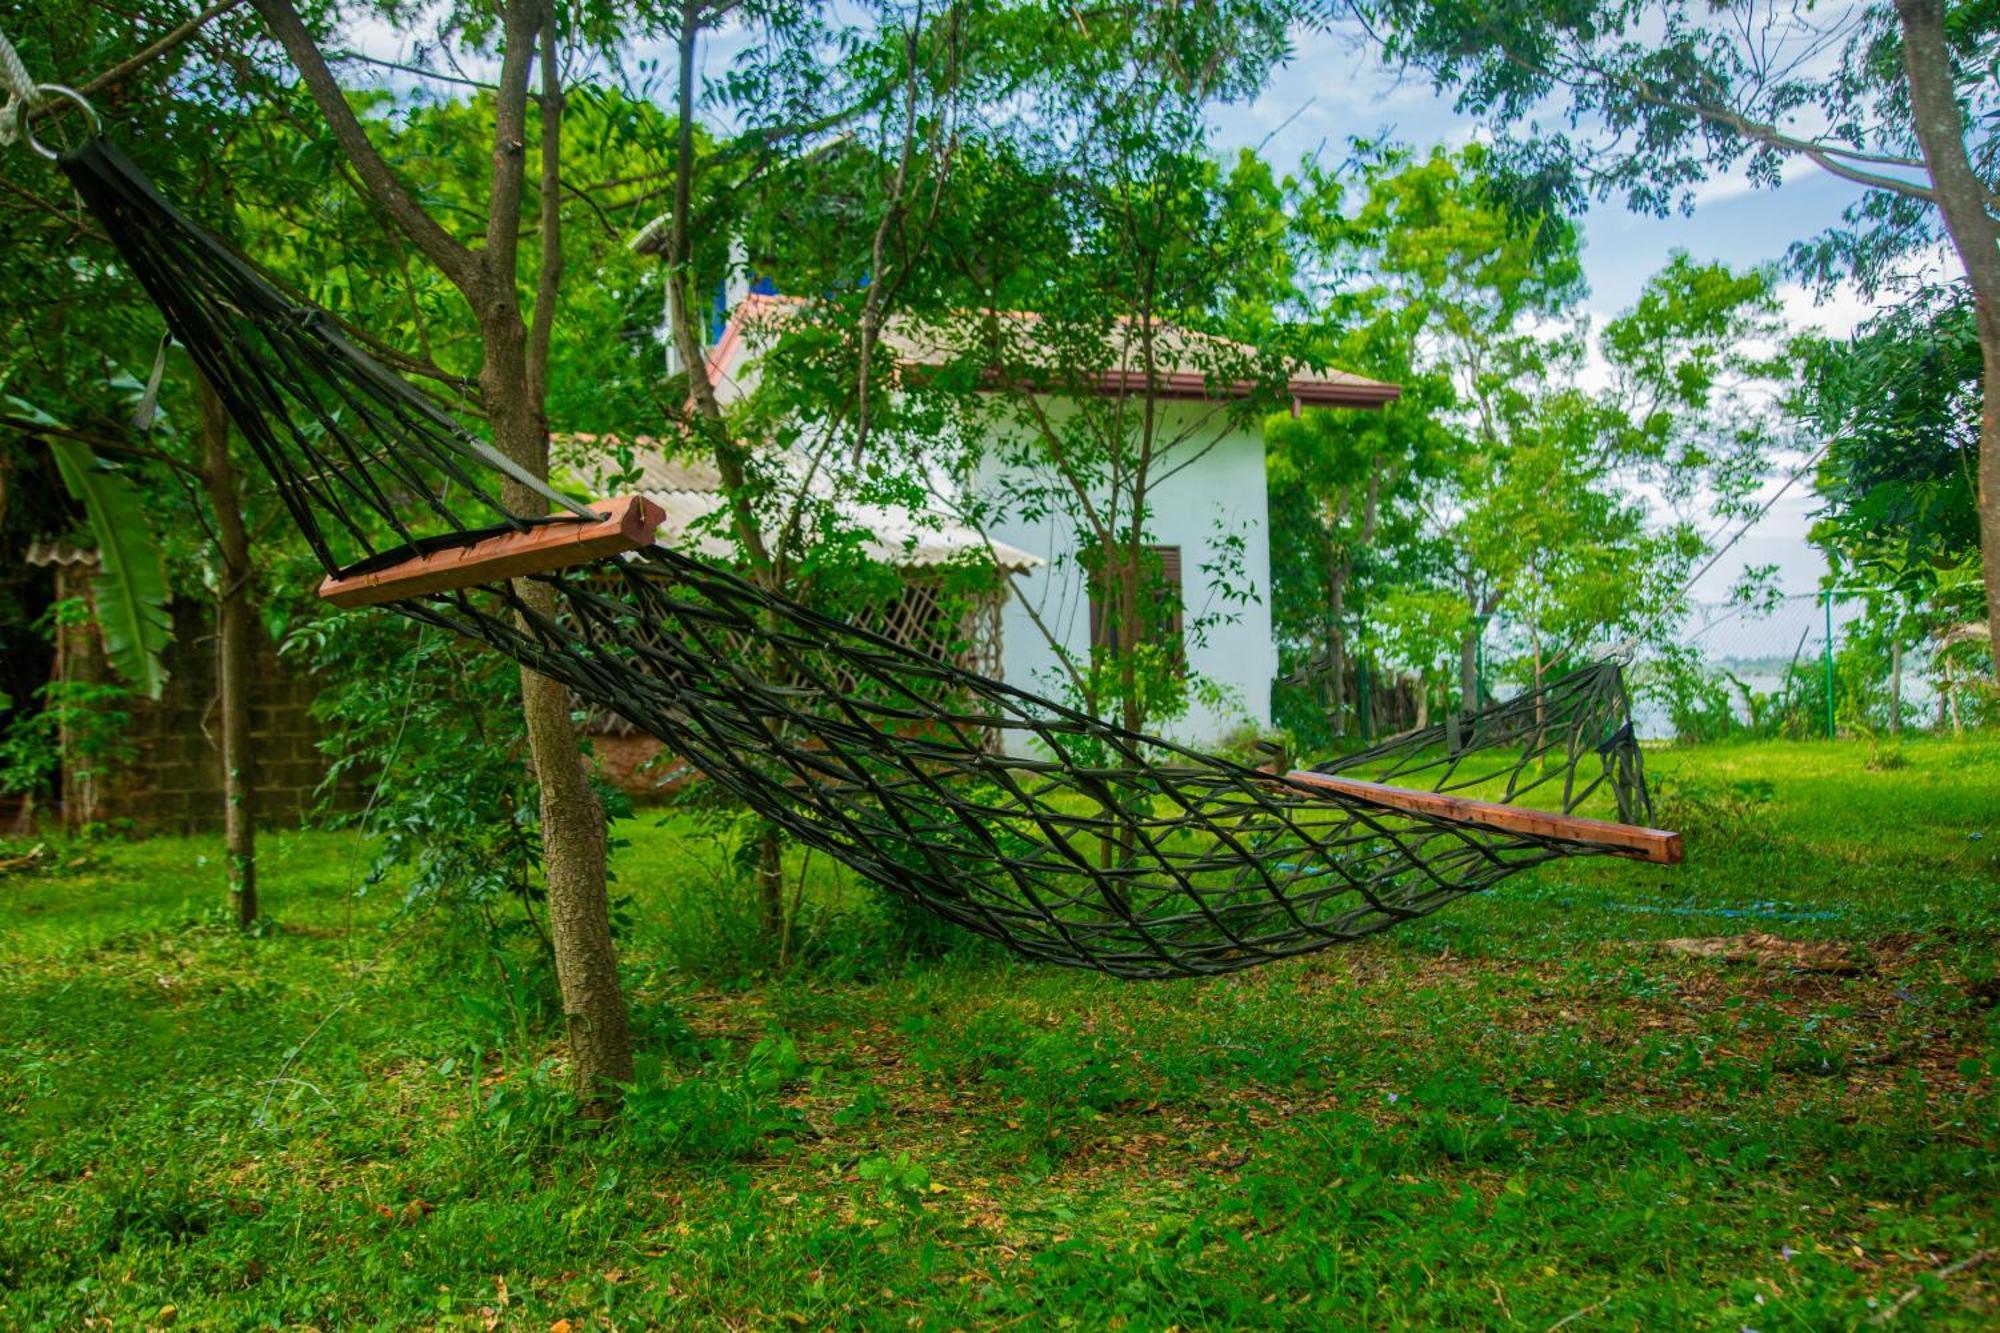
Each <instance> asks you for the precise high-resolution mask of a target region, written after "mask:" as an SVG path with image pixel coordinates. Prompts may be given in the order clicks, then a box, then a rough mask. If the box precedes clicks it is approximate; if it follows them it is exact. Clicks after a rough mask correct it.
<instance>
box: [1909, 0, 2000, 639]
mask: <svg viewBox="0 0 2000 1333" xmlns="http://www.w3.org/2000/svg"><path fill="white" fill-rule="evenodd" d="M1896 13H1897V16H1898V17H1899V18H1900V19H1901V21H1902V26H1903V72H1904V75H1905V76H1906V77H1907V78H1908V79H1909V84H1910V120H1911V124H1912V126H1913V127H1914V128H1915V130H1916V134H1917V143H1918V145H1919V146H1920V147H1921V148H1922V149H1923V155H1924V165H1925V167H1926V168H1928V169H1929V172H1930V178H1931V188H1932V191H1933V193H1934V194H1935V195H1936V198H1937V206H1938V211H1939V212H1940V213H1941V214H1943V216H1944V225H1945V230H1946V232H1947V233H1949V234H1950V236H1951V242H1952V247H1953V248H1954V249H1955V250H1957V252H1958V258H1959V262H1960V263H1961V264H1963V265H1964V266H1965V277H1966V281H1967V283H1968V284H1969V285H1970V286H1971V288H1972V297H1973V301H1974V304H1975V306H1976V308H1977V310H1978V314H1979V355H1980V364H1981V367H1982V373H1981V377H1980V392H1981V396H1982V399H1983V402H1982V407H1981V411H1980V415H1979V549H1980V562H1981V569H1982V572H1983V574H1984V576H1985V584H1986V623H1987V624H1988V625H1990V626H1992V627H1993V629H1994V633H1993V634H1992V637H1991V639H1990V643H1991V647H1992V653H1993V660H1994V670H1995V672H1996V674H2000V221H1996V220H1995V218H1994V217H1993V214H1992V213H1990V212H1989V211H1988V205H1987V200H1988V197H1989V193H1990V188H1989V186H1988V185H1987V183H1986V182H1985V181H1982V180H1981V179H1980V178H1979V173H1978V172H1976V171H1975V170H1973V166H1972V159H1971V157H1970V155H1969V154H1968V153H1967V152H1966V148H1965V115H1964V111H1963V110H1962V109H1961V108H1960V106H1959V104H1958V93H1957V89H1956V88H1955V87H1954V86H1953V81H1952V65H1951V53H1950V51H1949V49H1948V48H1947V46H1946V43H1945V27H1944V4H1943V0H1896Z"/></svg>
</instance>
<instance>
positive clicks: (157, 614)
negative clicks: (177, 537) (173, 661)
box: [48, 439, 173, 699]
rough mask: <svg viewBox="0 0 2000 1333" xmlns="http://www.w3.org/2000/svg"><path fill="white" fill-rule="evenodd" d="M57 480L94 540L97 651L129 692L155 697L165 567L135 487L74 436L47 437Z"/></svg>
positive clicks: (162, 643)
mask: <svg viewBox="0 0 2000 1333" xmlns="http://www.w3.org/2000/svg"><path fill="white" fill-rule="evenodd" d="M48 443H49V448H50V450H51V451H52V452H53V453H54V454H55V457H56V467H57V469H58V470H59V471H60V472H61V473H62V479H63V484H64V485H65V486H66V487H68V488H69V493H70V494H71V495H73V496H75V497H76V499H77V500H78V501H79V502H80V503H81V504H82V505H83V511H84V515H85V517H86V518H87V519H88V520H89V522H90V531H91V534H92V535H93V536H94V537H96V539H97V561H98V573H97V578H96V580H95V581H94V582H93V585H92V592H93V593H94V594H95V596H96V602H97V607H96V610H97V625H98V629H99V631H100V632H101V633H102V634H103V636H104V655H105V657H106V658H107V659H109V660H110V662H111V666H112V669H113V670H115V671H116V672H117V673H118V674H119V675H120V676H122V677H124V678H125V681H126V683H127V684H128V685H130V686H131V687H132V690H133V691H134V692H135V693H137V694H142V695H144V696H146V697H147V698H148V699H157V698H159V697H160V691H161V690H163V689H164V688H165V687H166V683H167V668H166V663H165V662H164V661H162V660H161V654H162V653H163V652H165V650H166V647H167V643H168V641H169V640H171V639H172V638H173V622H172V620H171V619H170V618H169V617H168V615H167V595H168V594H167V569H166V560H165V558H164V557H163V555H162V553H161V551H160V544H159V541H158V539H157V538H155V537H154V535H153V529H152V526H151V525H150V524H149V523H147V522H146V510H145V502H144V498H143V497H142V496H141V495H140V493H139V488H138V487H137V486H134V485H133V484H132V483H131V481H130V480H128V479H127V478H125V477H124V476H121V475H120V474H119V473H117V472H113V471H110V470H109V469H107V468H104V467H102V466H100V465H99V464H98V461H97V458H96V456H95V455H94V454H92V453H91V452H90V449H89V448H88V447H87V446H85V445H83V444H81V443H79V442H77V441H75V440H63V439H51V440H49V442H48Z"/></svg>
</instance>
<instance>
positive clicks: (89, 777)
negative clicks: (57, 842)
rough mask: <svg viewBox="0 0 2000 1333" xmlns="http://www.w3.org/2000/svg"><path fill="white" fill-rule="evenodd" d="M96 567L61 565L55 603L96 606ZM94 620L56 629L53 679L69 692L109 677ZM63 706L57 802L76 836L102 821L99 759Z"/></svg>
mask: <svg viewBox="0 0 2000 1333" xmlns="http://www.w3.org/2000/svg"><path fill="white" fill-rule="evenodd" d="M94 568H95V566H93V565H83V564H66V565H65V564H59V565H57V566H56V600H57V601H58V602H63V601H69V600H71V599H76V600H79V601H82V602H83V603H84V604H85V605H87V606H88V605H92V604H93V601H92V599H93V596H94V594H93V593H92V591H91V586H90V583H91V579H90V575H91V571H92V569H94ZM95 618H96V617H95V614H94V613H93V615H91V616H89V617H80V618H77V619H73V620H71V621H69V622H68V623H63V624H58V625H57V627H56V660H55V669H54V670H53V671H52V672H51V673H50V675H49V683H50V685H52V686H55V687H57V688H64V689H66V688H68V687H70V686H88V685H101V684H103V683H104V679H105V676H106V673H107V667H106V665H105V661H104V644H103V640H102V639H100V638H99V637H98V635H97V632H96V630H95V629H93V628H92V626H91V621H92V620H94V619H95ZM62 702H63V704H64V705H65V706H64V708H63V713H62V717H63V721H62V722H61V723H60V725H59V727H58V729H57V732H56V753H57V755H58V758H59V762H60V764H61V766H62V773H61V777H60V786H59V787H58V788H57V799H58V800H59V801H61V802H62V826H63V832H65V833H67V834H69V835H70V836H71V837H76V836H78V835H80V834H82V833H84V832H85V831H87V830H88V829H89V828H90V826H91V825H92V824H94V823H96V822H97V793H98V781H97V780H98V776H99V772H98V761H97V760H96V759H95V758H93V757H92V756H90V755H87V754H85V753H84V752H83V739H82V738H81V737H79V736H78V735H77V731H76V728H75V726H74V725H72V724H71V723H70V722H69V720H68V719H69V718H70V717H71V716H73V714H72V712H71V709H72V708H73V707H74V701H73V700H70V699H65V700H63V701H62ZM32 795H33V793H32V792H31V793H30V796H31V797H32ZM30 818H31V819H32V812H30ZM30 827H32V824H31V825H30Z"/></svg>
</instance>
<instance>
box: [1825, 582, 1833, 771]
mask: <svg viewBox="0 0 2000 1333" xmlns="http://www.w3.org/2000/svg"><path fill="white" fill-rule="evenodd" d="M1825 601H1826V651H1825V652H1824V653H1823V654H1822V656H1823V657H1824V658H1825V660H1826V738H1827V739H1828V740H1832V739H1833V738H1834V731H1833V589H1832V588H1831V587H1829V588H1828V589H1827V590H1826V593H1825Z"/></svg>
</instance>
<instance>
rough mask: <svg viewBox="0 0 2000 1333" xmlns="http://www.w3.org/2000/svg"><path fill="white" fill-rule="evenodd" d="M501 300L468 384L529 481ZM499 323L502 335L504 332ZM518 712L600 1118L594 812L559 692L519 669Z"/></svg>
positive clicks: (564, 972)
mask: <svg viewBox="0 0 2000 1333" xmlns="http://www.w3.org/2000/svg"><path fill="white" fill-rule="evenodd" d="M502 281H505V282H506V283H507V287H508V292H507V293H506V294H505V295H504V296H502V295H499V294H496V304H498V305H500V306H502V307H503V309H504V311H505V312H506V313H507V314H510V315H512V316H513V318H512V319H511V321H502V322H500V323H499V324H498V326H497V327H496V326H493V325H489V326H488V328H487V330H486V335H485V344H486V361H485V364H484V365H483V366H482V367H481V369H480V387H481V388H482V389H483V390H484V391H485V395H486V404H487V409H488V411H489V413H490V414H491V419H492V423H493V439H494V443H495V444H496V445H498V446H499V448H500V449H501V451H502V452H504V453H505V454H506V455H507V456H508V457H509V458H512V459H513V460H514V461H515V462H517V463H519V464H521V465H522V466H523V467H526V468H527V469H528V470H529V471H530V472H531V473H532V474H534V475H535V476H538V477H539V476H546V475H547V474H548V434H547V431H546V430H545V428H544V426H543V421H542V411H541V405H540V404H539V403H536V402H532V401H530V396H529V393H528V377H527V367H526V363H525V351H526V348H525V343H526V339H525V336H524V331H523V328H522V325H521V322H520V317H519V313H518V306H517V305H516V304H515V302H514V300H513V299H512V282H511V279H503V280H502ZM509 325H511V327H510V326H509ZM503 500H504V502H505V504H506V505H507V507H508V508H509V509H511V510H513V511H514V512H515V513H517V514H523V515H532V514H541V513H544V512H546V511H547V505H546V503H545V502H544V501H543V500H542V498H541V497H540V496H539V495H537V494H535V492H533V491H531V490H529V489H528V488H527V487H525V486H522V485H519V484H518V483H516V482H512V481H509V482H508V483H507V484H506V487H505V491H504V494H503ZM514 590H515V592H516V593H518V594H519V595H520V597H521V600H523V601H524V602H526V603H527V604H528V606H529V607H530V608H532V609H533V611H534V612H535V614H537V615H541V616H546V617H549V618H551V619H553V618H554V616H555V610H556V606H555V600H556V599H555V593H554V590H553V589H551V588H549V587H548V585H546V584H542V583H537V582H535V581H534V580H532V579H520V580H517V581H516V582H515V584H514ZM521 710H522V713H523V715H524V717H525V719H526V721H527V724H528V750H529V755H530V759H531V762H532V764H533V765H534V772H535V784H536V787H537V789H538V790H539V793H540V798H541V817H542V875H543V881H544V887H545V888H546V890H547V892H548V909H549V936H550V941H551V943H553V944H554V946H555V956H556V984H557V986H558V988H559V989H560V990H561V992H562V1006H563V1018H564V1021H565V1023H566V1025H567V1028H568V1034H569V1049H570V1062H571V1071H570V1072H571V1079H572V1081H573V1083H574V1086H575V1090H576V1095H577V1097H578V1099H579V1100H580V1101H582V1103H583V1104H584V1107H585V1109H586V1111H587V1112H588V1113H590V1114H595V1115H603V1114H608V1113H609V1112H610V1111H611V1109H612V1108H613V1107H614V1106H615V1105H616V1103H617V1098H618V1088H617V1085H619V1084H621V1083H629V1082H631V1081H632V1039H631V1032H630V1028H629V1020H628V1018H627V1015H626V1010H625V994H624V991H623V989H622V988H621V986H620V984H619V981H618V956H617V951H616V949H615V948H614V947H613V945H612V941H611V906H610V900H609V897H608V895H607V893H606V890H605V829H604V807H603V806H602V805H601V804H600V803H599V801H598V799H597V793H596V792H594V791H592V790H591V788H590V780H589V778H588V776H587V775H586V773H585V771H584V766H583V755H582V752H581V749H580V747H579V745H578V742H577V734H576V728H575V727H574V726H573V725H572V724H571V722H570V701H569V691H568V690H566V689H564V688H563V687H562V685H561V684H560V683H558V682H556V681H553V680H550V679H549V678H548V677H546V676H543V675H541V674H539V673H537V672H534V671H531V670H529V669H528V668H526V667H522V668H521Z"/></svg>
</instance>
